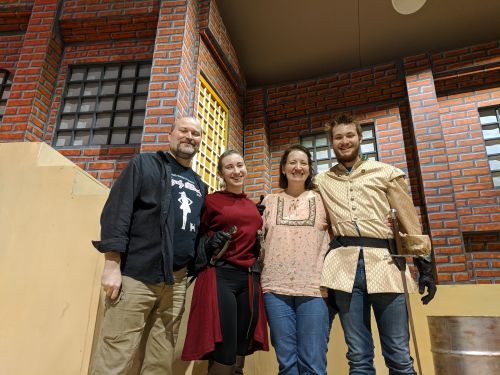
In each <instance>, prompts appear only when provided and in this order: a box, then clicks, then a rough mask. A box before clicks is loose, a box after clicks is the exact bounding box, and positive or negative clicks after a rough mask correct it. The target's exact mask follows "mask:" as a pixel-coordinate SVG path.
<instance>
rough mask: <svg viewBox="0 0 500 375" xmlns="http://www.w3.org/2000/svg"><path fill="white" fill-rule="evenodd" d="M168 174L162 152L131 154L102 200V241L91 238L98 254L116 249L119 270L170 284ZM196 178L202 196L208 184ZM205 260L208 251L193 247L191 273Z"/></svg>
mask: <svg viewBox="0 0 500 375" xmlns="http://www.w3.org/2000/svg"><path fill="white" fill-rule="evenodd" d="M171 175H172V168H171V166H170V160H169V159H168V157H167V155H166V154H165V153H164V152H162V151H158V152H157V153H155V154H154V153H147V154H139V155H137V156H136V157H135V158H134V159H132V160H131V161H130V163H129V164H128V165H127V167H126V168H125V169H124V170H123V172H122V173H121V174H120V176H119V177H118V179H117V180H116V182H115V183H114V185H113V187H112V189H111V191H110V193H109V197H108V200H107V201H106V204H105V205H104V209H103V211H102V215H101V241H92V243H93V244H94V246H95V248H96V249H97V250H99V251H100V252H102V253H105V252H108V251H118V252H120V253H121V270H122V274H123V275H125V276H130V277H132V278H134V279H137V280H139V281H142V282H144V283H150V284H153V283H159V282H166V283H167V284H173V283H174V279H173V260H174V244H173V233H174V220H175V216H174V207H173V205H171V204H170V203H171V201H172V196H171V186H172V185H171V177H172V176H171ZM195 178H196V183H197V185H198V187H199V189H200V191H201V193H202V199H203V200H205V195H206V194H207V186H206V184H205V183H204V182H203V181H202V180H201V178H200V177H199V176H198V175H197V174H195ZM198 239H199V233H198ZM197 242H198V241H197ZM196 247H198V246H196ZM206 262H207V259H206V254H205V253H204V252H197V253H196V257H195V259H194V260H193V262H191V264H190V265H189V266H188V268H189V274H191V275H195V274H196V273H197V272H198V271H199V268H201V267H203V266H204V265H205V264H206Z"/></svg>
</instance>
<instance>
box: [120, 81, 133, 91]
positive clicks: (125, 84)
mask: <svg viewBox="0 0 500 375" xmlns="http://www.w3.org/2000/svg"><path fill="white" fill-rule="evenodd" d="M132 91H134V81H121V82H120V91H119V93H120V94H131V93H132Z"/></svg>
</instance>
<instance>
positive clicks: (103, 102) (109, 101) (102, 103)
mask: <svg viewBox="0 0 500 375" xmlns="http://www.w3.org/2000/svg"><path fill="white" fill-rule="evenodd" d="M112 109H113V98H101V99H100V100H99V111H111V110H112Z"/></svg>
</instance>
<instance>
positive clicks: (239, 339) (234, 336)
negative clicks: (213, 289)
mask: <svg viewBox="0 0 500 375" xmlns="http://www.w3.org/2000/svg"><path fill="white" fill-rule="evenodd" d="M216 277H217V296H218V302H219V317H220V325H221V330H222V342H219V343H217V344H215V350H214V352H213V354H212V358H213V360H214V361H216V362H219V363H222V364H225V365H232V364H234V362H235V360H236V355H245V354H246V352H247V349H248V339H247V331H248V326H249V324H250V302H249V289H248V271H247V270H246V269H244V268H239V267H236V266H233V265H230V264H227V263H225V264H223V265H221V266H218V267H217V268H216Z"/></svg>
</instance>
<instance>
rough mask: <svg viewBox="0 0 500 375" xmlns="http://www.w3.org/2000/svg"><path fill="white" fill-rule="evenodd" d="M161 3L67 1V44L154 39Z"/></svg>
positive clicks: (64, 32) (62, 20)
mask: <svg viewBox="0 0 500 375" xmlns="http://www.w3.org/2000/svg"><path fill="white" fill-rule="evenodd" d="M158 4H159V2H158V1H152V0H149V1H116V0H99V1H94V0H87V1H65V2H64V7H63V11H62V15H61V18H60V29H61V33H62V35H63V39H64V41H65V43H74V42H96V41H103V40H117V39H131V38H139V39H140V38H153V37H154V36H155V34H156V26H157V23H158V10H159V8H158Z"/></svg>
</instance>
